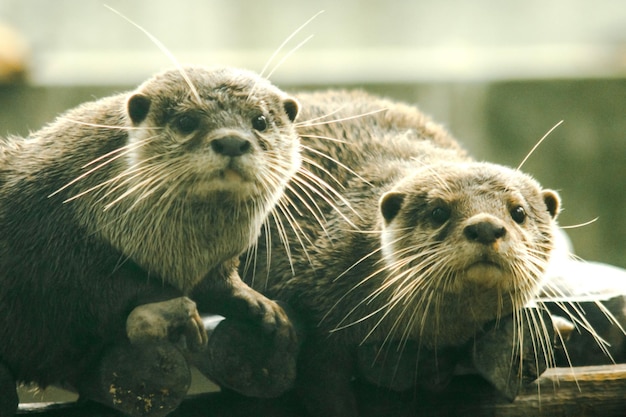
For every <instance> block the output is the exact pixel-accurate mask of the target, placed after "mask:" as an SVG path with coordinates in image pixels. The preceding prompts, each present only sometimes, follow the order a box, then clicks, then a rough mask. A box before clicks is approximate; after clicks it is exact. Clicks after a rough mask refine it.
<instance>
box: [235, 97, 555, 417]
mask: <svg viewBox="0 0 626 417" xmlns="http://www.w3.org/2000/svg"><path fill="white" fill-rule="evenodd" d="M298 99H299V101H300V102H301V103H302V108H303V113H302V115H301V116H302V119H301V120H305V121H310V122H308V123H303V124H300V125H298V133H299V134H300V135H301V136H302V146H303V168H302V169H301V170H300V171H299V174H297V175H296V177H295V180H292V182H291V185H290V186H288V189H287V193H286V196H285V198H284V199H283V200H281V201H282V203H281V202H279V206H278V207H279V209H278V210H276V211H275V214H274V216H273V217H274V220H272V219H270V220H269V221H268V225H267V227H266V228H265V229H264V231H265V234H264V235H263V236H261V238H260V239H259V242H258V247H257V248H256V249H255V250H254V252H251V255H250V256H249V258H248V259H247V260H246V261H245V262H242V266H241V268H242V270H243V271H245V272H244V276H245V280H246V281H247V282H249V283H251V285H253V286H254V287H255V288H257V289H259V290H260V291H263V292H264V293H265V294H267V295H268V296H270V297H273V298H278V299H281V300H284V301H286V302H288V303H289V304H290V305H291V306H292V307H293V308H294V309H296V310H297V311H299V312H300V314H301V316H302V317H303V318H304V319H305V320H306V321H307V325H308V331H309V333H310V335H309V338H308V339H307V341H306V342H305V345H304V346H303V350H302V352H301V354H300V365H299V369H298V372H299V375H298V384H299V389H300V391H301V393H302V394H303V397H304V399H305V402H306V404H307V406H308V407H309V410H310V411H311V412H312V413H313V414H314V415H325V416H330V415H337V416H350V415H355V413H356V404H354V398H353V397H352V394H351V391H350V377H351V376H353V375H355V374H356V372H357V371H356V364H355V360H356V359H355V358H356V349H357V347H358V346H359V344H361V343H363V342H371V343H379V344H381V345H385V344H388V343H391V342H397V341H399V342H400V343H401V344H402V343H404V342H405V341H407V340H415V341H417V342H418V343H419V344H420V345H421V346H422V347H423V348H424V349H428V350H443V349H446V348H449V347H459V346H461V345H463V344H465V343H466V342H467V341H468V340H470V339H471V338H472V337H474V336H475V335H477V334H479V333H480V332H481V330H482V328H483V327H484V325H485V324H486V323H488V322H490V321H493V320H497V319H501V318H503V317H505V316H507V315H510V314H511V312H512V311H513V310H517V309H521V307H522V306H523V305H524V304H525V303H526V302H527V301H528V300H529V299H530V298H531V297H532V296H533V295H535V294H536V292H537V291H538V289H539V286H540V281H541V277H542V272H543V270H544V269H545V267H546V263H547V260H548V257H549V253H550V251H551V248H552V230H553V227H554V222H553V218H554V217H555V216H556V214H557V213H558V206H559V201H558V196H557V195H556V194H555V193H554V192H552V191H549V190H543V189H542V188H541V187H540V186H539V185H538V184H537V183H536V182H535V181H534V180H533V179H531V178H530V177H528V176H527V175H525V174H522V173H521V172H519V171H515V170H512V169H508V168H504V167H501V166H498V165H493V164H487V163H478V162H474V161H472V160H471V158H470V157H469V156H467V154H466V153H465V151H463V150H462V149H461V147H460V146H459V145H458V144H457V142H456V141H455V140H454V139H453V138H452V137H451V136H450V135H449V134H448V133H447V132H446V131H445V129H443V128H442V127H441V126H439V125H437V124H435V123H434V122H432V121H431V120H430V119H429V118H427V117H426V116H424V115H423V114H422V113H421V112H419V110H417V109H416V108H414V107H410V106H406V105H403V104H399V103H395V102H391V101H388V100H383V99H380V98H377V97H372V96H368V95H366V94H364V93H358V92H356V93H355V92H325V93H314V94H301V95H298ZM381 110H384V111H381ZM366 113H372V114H370V115H368V116H363V117H357V118H351V119H349V120H344V121H339V122H332V120H342V118H345V117H351V116H354V115H362V114H366ZM308 172H311V173H314V177H311V175H310V174H308ZM329 185H330V186H331V187H332V188H334V189H336V190H337V192H339V193H340V194H341V197H337V195H336V194H335V192H334V191H329ZM517 206H522V207H523V208H524V210H525V211H526V214H527V218H526V221H525V223H524V224H516V223H515V221H514V220H512V219H511V211H512V210H513V209H514V208H515V207H517ZM437 207H447V208H448V209H449V210H450V211H451V215H450V218H449V221H448V220H446V221H445V222H443V223H441V224H438V223H437V221H436V220H434V219H433V210H434V209H435V208H437ZM481 213H483V214H481ZM484 213H488V214H484ZM474 215H478V216H491V217H490V220H493V219H495V220H494V221H497V222H502V223H503V224H504V226H505V227H506V228H507V231H508V235H507V236H506V241H505V242H504V243H502V242H500V243H499V244H500V245H505V246H507V248H506V249H505V250H504V252H503V253H505V254H506V256H496V255H494V253H493V251H492V250H485V254H484V256H485V257H489V258H490V260H491V261H493V262H499V263H500V267H499V268H494V267H491V266H489V265H482V264H481V265H477V266H475V267H473V268H470V269H469V272H459V271H465V270H466V269H467V268H468V267H469V266H468V265H463V261H464V259H466V258H467V257H469V256H470V255H471V256H474V257H475V256H479V254H478V252H479V251H481V250H482V249H477V248H476V247H475V246H474V245H471V244H469V243H467V242H466V238H465V237H464V236H463V229H464V227H465V226H467V224H466V223H467V222H469V221H470V219H473V216H474ZM481 219H482V218H481ZM474 220H476V219H474ZM465 252H467V253H465ZM496 252H497V251H496ZM513 255H514V256H515V257H517V259H519V260H518V261H514V262H513V261H510V259H512V258H513ZM480 256H482V255H480ZM505 257H510V259H509V260H506V259H505ZM508 265H510V268H509V266H508ZM507 268H509V269H507ZM461 276H465V278H461ZM515 320H516V323H517V324H518V325H519V324H520V323H521V321H522V320H525V318H522V317H517V316H516V318H515ZM536 336H537V337H538V338H541V337H542V333H541V330H540V329H539V330H537V334H536Z"/></svg>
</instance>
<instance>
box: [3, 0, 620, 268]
mask: <svg viewBox="0 0 626 417" xmlns="http://www.w3.org/2000/svg"><path fill="white" fill-rule="evenodd" d="M107 4H109V5H110V6H112V7H113V8H115V9H117V10H119V11H120V12H121V13H123V14H124V15H126V16H128V17H129V18H130V19H132V20H134V21H135V22H137V23H138V24H140V25H142V26H143V27H144V28H145V29H146V30H148V31H149V32H150V33H151V34H152V35H154V36H155V37H157V38H158V39H159V40H160V41H161V42H162V43H163V44H165V45H166V46H167V47H168V48H169V49H170V51H171V52H172V53H173V54H174V55H175V56H176V57H177V59H179V60H180V61H182V62H193V63H201V64H207V65H215V64H218V65H232V66H240V67H246V68H248V69H251V70H255V71H257V72H259V71H261V69H262V68H263V67H264V66H265V64H266V62H267V61H268V59H269V58H270V56H271V55H272V53H273V52H274V50H275V49H276V48H277V47H278V46H279V45H280V44H281V43H282V42H283V41H284V40H285V39H286V38H287V37H288V36H289V35H290V34H292V33H293V32H294V31H295V30H296V29H297V28H298V27H300V25H302V24H303V23H304V22H306V21H307V20H308V19H309V18H311V17H312V16H314V15H315V14H316V13H317V12H319V11H320V10H325V12H324V13H322V14H321V15H319V16H318V17H317V18H316V19H315V20H313V21H312V22H311V23H310V24H309V25H308V26H306V27H305V28H304V29H302V30H301V31H300V32H299V33H298V34H296V36H295V37H294V39H293V40H292V41H291V42H289V44H288V46H286V47H285V48H283V50H282V53H281V54H279V56H278V57H277V58H276V59H275V60H274V64H276V63H278V62H279V61H280V60H281V59H282V58H283V57H284V56H285V55H287V54H288V52H289V51H290V50H291V49H292V48H293V47H294V46H296V45H297V44H298V43H299V42H301V41H303V40H305V39H306V38H307V37H308V36H310V35H314V36H313V37H312V38H311V39H310V40H308V42H306V43H305V44H304V45H303V46H302V47H300V48H299V49H298V50H297V51H295V52H294V53H293V54H292V55H290V56H289V57H287V59H285V61H284V62H283V63H282V64H281V65H280V66H279V67H278V68H277V70H276V72H274V73H273V74H272V75H271V79H272V81H273V82H274V83H276V84H277V85H278V86H280V87H281V88H283V89H286V90H298V89H301V88H307V89H309V88H326V87H329V86H333V87H337V86H341V87H355V88H364V89H367V90H370V91H373V92H376V93H379V94H383V95H385V96H389V97H392V98H395V99H398V100H404V101H408V102H411V103H415V104H418V105H419V106H420V107H421V108H422V110H423V111H424V112H426V113H429V114H431V115H432V116H433V117H434V118H435V119H436V120H437V121H439V122H441V123H443V124H445V125H446V126H447V127H448V128H449V129H450V130H451V131H452V132H453V133H454V134H455V135H456V136H457V137H458V138H459V139H460V140H461V141H462V142H463V143H464V144H465V146H466V147H467V148H468V149H469V150H470V151H471V152H472V153H473V155H475V156H476V158H477V159H485V160H489V161H492V162H497V163H502V164H506V165H511V166H517V165H518V164H519V163H520V162H521V161H522V159H523V158H524V157H525V156H526V154H527V153H528V152H529V151H530V149H531V148H532V147H533V145H534V144H535V143H536V142H537V140H539V138H541V137H542V136H543V135H544V134H545V133H546V132H547V131H548V130H549V129H550V128H551V127H552V126H554V125H555V124H556V123H557V122H559V121H560V120H564V124H563V125H561V126H560V127H559V128H558V129H556V130H555V131H554V132H553V133H552V134H551V135H550V137H549V138H548V140H547V141H546V142H545V143H543V144H542V145H541V147H540V148H539V149H538V150H537V151H536V152H535V153H534V154H533V155H532V157H531V158H530V159H529V160H528V162H527V163H526V164H525V165H524V170H525V171H526V172H528V173H530V174H532V175H533V176H534V177H535V178H537V179H538V180H539V181H540V182H541V183H542V184H543V185H544V186H545V187H549V188H553V189H556V190H558V191H559V192H560V194H561V197H562V199H563V207H564V210H563V212H562V215H561V217H560V223H561V224H562V225H565V226H567V225H576V224H579V223H584V222H587V221H589V220H592V219H594V218H596V217H597V218H598V220H597V221H596V222H595V223H593V224H591V225H588V226H584V227H580V228H575V229H569V230H568V234H569V235H570V237H571V239H572V241H573V244H574V249H575V252H576V253H577V254H578V255H579V256H581V257H582V258H584V259H587V260H593V261H600V262H606V263H610V264H613V265H617V266H621V267H626V258H625V254H626V237H625V235H626V215H625V213H624V208H625V207H626V190H625V185H626V5H625V4H624V3H623V0H613V1H611V0H597V1H594V2H588V1H584V0H542V1H538V0H512V1H506V2H501V1H497V0H475V1H471V2H470V1H460V0H459V1H453V0H437V1H435V0H428V1H356V0H351V1H341V2H339V1H331V0H322V1H317V2H306V1H296V0H294V1H290V2H284V1H267V0H260V1H245V0H228V1H226V0H208V1H202V0H182V1H178V2H172V1H166V0H151V1H148V0H136V1H132V2H128V1H123V0H108V1H107ZM2 27H4V28H5V29H6V28H10V30H12V31H13V32H12V35H11V36H8V35H6V33H11V32H6V30H5V31H4V32H3V31H1V29H2ZM11 59H12V61H11ZM7 62H8V63H9V64H10V65H9V64H7ZM14 62H18V64H17V65H16V64H14ZM20 65H22V66H20ZM3 66H4V67H5V68H7V67H8V68H9V70H11V71H13V72H14V73H16V72H17V73H18V74H17V75H16V76H12V75H11V74H10V71H9V73H7V72H2V67H3ZM171 66H172V63H171V62H170V61H169V59H168V58H167V56H166V55H165V54H164V53H163V52H162V51H160V50H159V49H158V48H157V47H156V46H155V45H154V43H153V42H152V41H151V40H150V39H148V37H147V36H146V35H145V34H143V33H142V32H141V31H140V30H138V29H137V28H136V27H134V26H132V25H131V24H129V23H128V22H127V21H125V20H124V19H123V18H121V17H120V16H118V15H117V14H115V13H113V12H111V11H110V10H108V9H106V8H105V7H104V6H103V3H102V2H101V1H92V0H87V1H84V0H63V1H46V0H0V78H3V77H4V80H5V81H4V83H2V84H0V136H6V135H9V134H17V135H27V134H28V132H29V130H36V129H39V128H40V127H41V126H42V125H43V124H44V123H46V122H48V121H51V120H52V119H53V118H54V117H55V116H56V115H57V114H58V113H60V112H62V111H63V110H65V109H68V108H70V107H73V106H75V105H76V104H78V103H80V102H83V101H86V100H91V99H95V98H99V97H102V96H105V95H108V94H111V93H113V92H119V91H123V90H126V89H131V88H134V87H135V86H136V85H137V84H139V83H140V82H141V81H143V80H144V79H146V78H147V77H149V76H150V75H151V74H152V73H154V72H156V71H159V70H160V69H162V68H165V67H171ZM272 67H273V65H270V66H269V68H272ZM20 68H22V69H23V72H20V71H19V70H20ZM592 278H593V277H590V279H592Z"/></svg>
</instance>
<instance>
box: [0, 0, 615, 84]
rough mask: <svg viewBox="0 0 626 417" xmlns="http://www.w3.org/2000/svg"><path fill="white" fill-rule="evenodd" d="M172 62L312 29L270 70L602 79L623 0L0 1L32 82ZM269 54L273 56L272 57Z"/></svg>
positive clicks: (410, 77)
mask: <svg viewBox="0 0 626 417" xmlns="http://www.w3.org/2000/svg"><path fill="white" fill-rule="evenodd" d="M105 3H106V4H108V5H110V6H111V7H113V8H115V9H117V10H119V11H120V12H121V13H123V14H124V15H126V16H127V17H129V18H130V19H132V20H134V21H135V22H137V23H138V24H140V25H142V26H143V27H145V28H146V29H147V30H148V31H149V32H150V33H152V34H153V35H154V36H155V37H157V38H158V39H159V40H161V41H162V42H163V43H164V44H165V45H166V46H167V47H168V48H169V49H170V50H171V51H172V53H173V54H174V55H175V56H176V57H177V58H179V59H180V60H181V61H193V62H197V63H205V64H228V65H236V66H242V67H247V68H250V69H253V70H257V71H260V70H261V68H262V67H263V66H264V64H265V62H266V61H267V59H268V58H269V57H270V56H271V54H272V52H273V50H274V49H275V48H276V47H277V46H278V45H280V44H281V42H282V41H283V40H284V39H286V38H287V37H288V36H289V35H290V34H291V33H292V32H293V31H294V30H296V29H297V28H298V27H299V26H300V25H301V24H303V23H304V22H306V21H307V20H308V19H309V18H310V17H312V16H313V15H315V14H316V13H317V12H318V11H320V10H325V12H324V13H323V14H322V15H320V16H319V17H318V18H316V19H315V20H314V21H313V22H312V23H310V24H309V25H308V26H307V27H306V28H304V29H303V30H302V31H301V33H299V34H298V35H297V36H296V37H295V38H294V40H293V42H291V43H290V46H287V47H286V48H285V51H284V52H287V51H288V50H289V49H290V48H291V47H293V46H295V45H297V44H298V43H299V42H300V41H302V40H304V39H305V38H307V37H308V36H309V35H314V37H313V38H312V39H311V40H310V41H309V42H308V43H307V44H306V45H304V46H303V47H302V48H301V49H300V50H299V51H298V52H296V53H295V55H294V56H292V57H291V58H289V59H287V61H286V62H285V63H284V64H283V65H282V66H281V68H280V69H279V70H278V71H277V72H276V75H275V77H274V80H276V81H279V82H288V83H296V84H303V83H307V84H311V83H328V82H335V83H339V82H350V81H352V82H386V81H393V82H399V81H441V80H493V79H511V78H525V79H528V78H546V77H550V78H563V77H607V76H609V77H613V76H619V75H623V74H625V73H626V3H624V1H623V0H596V1H587V0H508V1H498V0H472V1H463V0H424V1H409V0H406V1H402V0H400V1H399V0H391V1H383V0H379V1H374V0H363V1H357V0H344V1H337V0H319V1H315V2H311V1H299V0H292V1H288V2H286V1H274V0H258V1H250V0H179V1H176V2H173V1H168V0H134V1H124V0H54V1H50V0H0V20H4V21H5V22H7V23H9V24H11V25H13V26H15V27H16V28H17V29H18V30H19V31H21V32H22V33H23V35H24V36H25V37H26V38H27V40H28V41H29V43H30V44H31V46H32V52H33V53H32V61H31V81H32V82H34V83H35V84H44V85H50V84H93V83H98V84H120V83H128V82H130V83H135V82H138V81H140V80H142V79H144V78H145V77H146V76H147V75H149V74H151V73H153V72H155V71H156V70H159V69H161V68H162V67H164V66H168V65H170V62H169V61H168V59H167V58H166V57H165V56H164V54H163V53H161V52H160V51H159V50H158V49H157V48H156V46H155V45H154V44H153V43H152V42H151V41H150V40H149V39H148V38H147V37H146V36H145V35H144V34H143V33H141V32H140V31H139V30H137V29H136V28H135V27H133V26H132V25H131V24H129V23H128V22H127V21H125V20H124V19H123V18H121V17H120V16H118V15H116V14H114V13H112V12H111V11H110V10H108V9H106V8H105V7H104V4H105ZM278 60H280V58H278Z"/></svg>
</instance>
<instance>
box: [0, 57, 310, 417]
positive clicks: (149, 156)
mask: <svg viewBox="0 0 626 417" xmlns="http://www.w3.org/2000/svg"><path fill="white" fill-rule="evenodd" d="M185 74H186V75H187V76H188V80H185V79H184V78H183V76H182V75H183V74H182V73H181V72H180V71H178V70H172V71H166V72H163V73H161V74H158V75H156V76H154V77H152V78H151V79H149V80H148V81H146V82H145V83H144V84H142V85H141V86H140V87H139V88H138V89H137V90H136V91H133V92H128V93H123V94H119V95H115V96H112V97H107V98H103V99H101V100H98V101H94V102H91V103H85V104H83V105H81V106H79V107H77V108H75V109H73V110H70V111H68V112H67V113H66V114H64V115H63V116H61V117H60V118H58V119H57V120H56V121H54V122H53V123H51V124H49V125H48V126H46V127H44V128H43V129H41V130H39V131H38V132H35V133H33V134H31V135H30V136H29V137H28V138H9V139H7V140H4V141H3V142H2V143H0V145H1V146H0V316H1V317H2V318H3V323H4V324H3V325H2V326H0V340H2V343H0V368H2V367H4V368H5V371H6V370H8V372H4V374H7V373H8V374H10V375H11V376H12V377H13V378H14V379H15V380H17V381H24V382H31V381H32V382H36V383H39V384H40V385H42V386H45V385H47V384H51V383H61V384H69V385H71V386H74V387H77V388H78V389H79V390H80V389H81V387H80V384H81V380H82V379H84V377H85V373H86V372H87V371H89V370H90V369H94V368H95V367H96V365H97V363H98V360H99V358H100V357H101V356H102V354H103V352H104V351H105V350H107V349H109V347H110V346H112V345H115V344H119V343H121V344H125V343H128V342H127V337H126V318H127V316H128V314H129V313H130V312H131V310H133V309H134V308H135V307H136V306H138V305H141V304H144V303H149V302H155V301H161V300H165V299H169V298H172V297H177V296H180V295H186V294H188V293H189V292H190V291H191V290H192V289H193V288H194V287H198V286H201V287H203V289H204V290H205V292H206V294H208V296H207V297H205V298H203V300H202V303H200V305H199V307H201V308H202V309H204V310H206V311H212V312H215V313H218V314H222V315H225V316H231V317H237V318H242V319H252V320H253V321H254V322H255V323H258V324H261V325H262V326H263V328H264V329H265V331H268V332H270V333H271V332H275V335H276V336H277V337H282V338H286V339H290V338H291V337H292V332H291V329H290V326H289V324H288V322H287V321H286V318H285V317H284V312H283V311H282V309H281V308H280V307H278V305H276V304H275V303H273V302H272V301H270V300H268V299H266V298H265V297H263V296H261V295H260V294H258V293H256V292H254V291H252V290H251V289H250V288H249V287H247V286H246V285H245V284H243V282H242V281H241V280H240V278H239V276H238V274H237V270H236V269H237V262H238V260H237V258H238V255H239V254H240V253H241V252H242V251H244V250H245V249H246V247H248V246H249V245H250V244H251V243H252V242H254V241H255V240H256V238H257V236H258V234H259V231H260V227H261V224H262V222H263V221H264V219H265V217H266V215H267V214H268V212H269V211H270V210H271V208H272V207H273V205H274V204H275V202H276V201H277V200H278V198H279V197H280V196H281V194H282V192H283V188H284V186H285V184H286V183H287V181H288V179H289V177H290V176H291V175H292V174H293V173H294V172H295V171H296V170H297V168H298V166H299V164H300V158H299V145H298V138H297V136H296V134H295V131H294V125H293V121H294V119H295V117H296V114H297V112H298V105H297V103H296V102H295V101H294V100H293V99H292V98H290V97H288V96H287V95H286V94H284V93H283V92H282V91H280V90H279V89H277V88H276V87H274V86H272V85H271V84H270V83H269V82H267V81H265V80H263V79H260V78H259V77H258V76H256V75H254V74H251V73H248V72H246V71H241V70H236V69H229V68H216V69H210V70H209V69H203V68H200V67H189V68H186V69H185ZM233 144H234V145H233ZM233 146H234V147H233ZM3 395H4V394H3ZM0 411H1V412H4V410H0ZM3 415H4V414H3Z"/></svg>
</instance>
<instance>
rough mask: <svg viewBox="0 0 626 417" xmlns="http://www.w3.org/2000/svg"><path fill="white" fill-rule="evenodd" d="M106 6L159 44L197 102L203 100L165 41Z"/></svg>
mask: <svg viewBox="0 0 626 417" xmlns="http://www.w3.org/2000/svg"><path fill="white" fill-rule="evenodd" d="M104 7H106V8H107V9H109V10H110V11H112V12H113V13H115V14H116V15H118V16H120V17H121V18H122V19H124V20H126V21H127V22H128V23H130V24H131V25H133V26H134V27H136V28H137V29H139V30H140V31H141V32H143V33H144V35H146V36H147V37H148V39H150V40H151V41H152V42H153V43H154V44H155V45H156V46H157V48H159V50H161V52H163V54H165V56H167V57H168V58H169V60H170V61H172V63H173V64H174V66H175V67H176V69H177V70H178V71H179V72H180V75H181V76H182V77H183V79H184V80H185V82H186V83H187V85H188V86H189V89H190V90H191V93H192V94H193V96H194V97H195V99H196V100H197V102H198V103H201V102H202V100H201V99H200V94H198V90H197V89H196V87H195V86H194V85H193V83H192V82H191V78H189V76H188V75H187V72H186V71H185V69H184V68H183V66H182V65H181V64H180V62H178V60H177V59H176V57H175V56H174V54H172V53H171V52H170V51H169V50H168V49H167V48H166V47H165V45H163V43H162V42H161V41H159V40H158V39H157V38H156V37H155V36H153V35H152V34H151V33H150V32H148V31H147V30H146V29H144V28H143V27H142V26H140V25H139V24H138V23H135V22H134V21H132V20H131V19H129V18H128V17H126V16H124V15H123V14H122V13H120V12H119V11H117V10H115V9H114V8H113V7H111V6H109V5H106V4H105V5H104Z"/></svg>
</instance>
